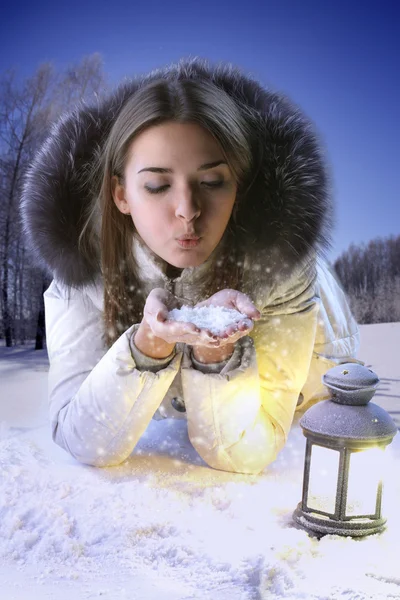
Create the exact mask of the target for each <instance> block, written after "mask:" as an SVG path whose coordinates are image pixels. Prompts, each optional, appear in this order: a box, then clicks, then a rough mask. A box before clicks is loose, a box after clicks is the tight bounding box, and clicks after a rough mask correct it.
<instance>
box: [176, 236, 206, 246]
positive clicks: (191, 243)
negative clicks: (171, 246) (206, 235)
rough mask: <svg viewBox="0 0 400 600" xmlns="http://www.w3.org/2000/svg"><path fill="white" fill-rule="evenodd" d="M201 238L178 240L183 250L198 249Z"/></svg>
mask: <svg viewBox="0 0 400 600" xmlns="http://www.w3.org/2000/svg"><path fill="white" fill-rule="evenodd" d="M200 240H201V238H197V239H195V240H176V241H177V242H178V244H179V245H180V247H181V248H196V246H198V245H199V243H200Z"/></svg>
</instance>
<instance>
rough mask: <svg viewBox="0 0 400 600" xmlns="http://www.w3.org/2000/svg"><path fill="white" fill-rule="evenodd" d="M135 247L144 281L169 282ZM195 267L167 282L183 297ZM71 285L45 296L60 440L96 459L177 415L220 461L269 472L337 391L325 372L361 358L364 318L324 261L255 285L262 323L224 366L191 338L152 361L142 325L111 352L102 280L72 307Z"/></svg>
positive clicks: (215, 462) (207, 454) (107, 457)
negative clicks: (300, 417)
mask: <svg viewBox="0 0 400 600" xmlns="http://www.w3.org/2000/svg"><path fill="white" fill-rule="evenodd" d="M134 250H135V252H136V253H137V254H136V257H137V259H138V261H139V264H140V265H141V272H142V276H143V277H144V280H145V279H146V275H147V277H148V276H149V274H150V275H151V277H150V279H146V282H147V284H148V288H146V289H151V288H152V287H158V286H160V285H163V282H165V281H167V282H168V279H167V278H166V276H165V274H164V273H163V272H162V270H161V269H160V267H159V266H158V264H156V263H155V262H154V261H153V259H152V256H151V254H150V253H149V252H147V251H146V248H145V247H144V246H143V245H141V244H140V243H139V242H138V241H137V240H136V239H135V241H134ZM186 271H187V270H186V269H185V270H184V271H183V273H182V275H181V276H180V277H179V278H177V279H175V280H173V281H169V282H168V283H169V288H170V290H171V291H172V292H173V293H175V295H177V296H181V295H182V285H183V281H185V279H186V283H187V277H185V275H186V273H185V272H186ZM257 279H259V278H258V277H257ZM186 289H187V288H186ZM66 291H67V290H66V288H65V286H63V285H62V284H60V283H58V282H57V281H56V280H53V281H52V283H51V285H50V287H49V288H48V289H47V290H46V292H45V294H44V300H45V313H46V337H47V348H48V353H49V359H50V372H49V408H50V419H51V429H52V437H53V440H54V441H55V442H56V443H57V444H58V445H59V446H61V447H62V448H64V449H65V450H66V451H67V452H69V453H70V454H71V455H72V456H74V457H75V458H76V459H77V460H78V461H81V462H83V463H87V464H90V465H95V466H111V465H118V464H120V463H121V462H123V461H124V460H126V459H127V458H128V457H129V455H130V454H131V453H132V451H133V450H134V448H135V445H136V444H137V442H138V440H139V439H140V437H141V435H142V434H143V432H144V431H145V430H146V428H147V426H148V424H149V422H150V420H151V419H152V418H154V419H163V418H174V419H186V420H187V424H188V436H189V439H190V442H191V443H192V445H193V447H194V448H195V449H196V451H197V452H198V454H199V455H200V456H201V457H202V458H203V460H204V461H205V462H206V463H207V464H208V465H210V467H213V468H215V469H221V470H224V471H232V472H237V473H254V474H255V473H259V472H260V471H262V470H263V469H264V468H265V467H266V466H267V465H268V464H270V463H271V462H272V461H274V460H275V458H276V456H277V454H278V452H279V451H280V450H281V449H282V448H283V446H284V445H285V442H286V440H287V436H288V432H289V429H290V426H291V423H292V420H293V416H294V412H295V410H296V409H297V410H298V409H303V408H304V406H305V405H306V404H307V403H309V402H310V401H312V400H314V401H315V400H317V399H324V398H328V397H329V394H328V390H327V388H326V387H325V386H324V385H323V384H322V381H321V378H322V375H323V374H324V373H325V372H326V371H327V370H328V369H329V368H331V367H333V366H335V365H336V364H339V363H343V362H349V361H350V362H351V361H356V362H361V364H363V363H362V361H358V360H357V359H356V358H355V357H356V354H357V351H358V348H359V343H360V338H359V330H358V326H357V323H356V322H355V320H354V318H353V316H352V314H351V312H350V309H349V306H348V302H347V299H346V296H345V293H344V291H343V289H342V288H341V286H340V284H339V283H338V281H337V279H336V277H335V275H334V274H333V271H332V269H331V268H330V266H329V265H328V264H327V263H326V262H325V261H323V260H321V259H318V260H317V261H316V269H315V268H312V267H310V266H308V267H307V268H306V269H305V270H300V271H298V272H296V273H293V277H292V278H291V279H290V280H289V281H286V282H285V283H284V285H282V287H281V288H280V289H274V288H271V289H264V290H263V289H258V290H257V292H256V294H257V295H256V297H252V300H253V302H254V304H255V305H256V306H257V308H258V309H259V310H260V312H261V313H262V318H261V319H260V320H259V321H256V322H255V325H254V328H253V330H252V331H251V332H250V335H248V336H245V337H243V338H241V339H240V340H239V341H238V342H237V343H236V346H235V350H234V353H233V355H232V356H231V358H230V359H229V360H227V361H224V362H222V363H218V364H216V365H205V364H201V363H198V362H197V361H196V360H195V359H194V358H193V356H192V353H191V347H188V346H186V345H185V344H183V343H178V344H176V348H175V351H174V352H173V353H172V354H171V356H169V357H167V358H165V359H152V358H149V357H146V356H145V355H143V354H142V353H141V352H140V351H139V350H138V349H137V348H136V347H135V345H134V341H133V339H132V338H133V337H134V334H135V332H136V330H137V329H138V327H139V324H133V325H132V327H130V328H129V329H128V330H127V331H126V332H124V333H123V334H122V335H121V336H120V338H119V339H118V340H117V341H116V342H115V343H114V345H113V346H112V347H111V348H110V349H109V350H108V351H107V349H106V348H105V347H103V345H102V343H101V332H102V310H103V288H102V285H101V282H100V281H99V284H98V285H97V286H90V287H87V288H86V289H82V290H79V291H77V290H75V291H74V292H73V293H72V296H71V298H70V302H69V303H68V302H67V300H66ZM186 294H187V292H186Z"/></svg>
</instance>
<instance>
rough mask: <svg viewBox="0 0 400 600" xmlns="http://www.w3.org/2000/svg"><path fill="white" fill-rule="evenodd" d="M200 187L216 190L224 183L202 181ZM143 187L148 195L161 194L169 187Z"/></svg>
mask: <svg viewBox="0 0 400 600" xmlns="http://www.w3.org/2000/svg"><path fill="white" fill-rule="evenodd" d="M202 185H205V186H207V187H210V188H217V187H221V186H223V185H224V182H223V181H203V182H202ZM144 187H145V189H146V190H147V191H148V192H149V193H150V194H161V193H162V192H164V190H166V189H167V188H168V187H169V185H162V186H161V187H159V188H152V187H149V186H147V185H145V186H144Z"/></svg>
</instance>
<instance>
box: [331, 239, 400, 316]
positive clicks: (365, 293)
mask: <svg viewBox="0 0 400 600" xmlns="http://www.w3.org/2000/svg"><path fill="white" fill-rule="evenodd" d="M333 266H334V269H335V272H336V274H337V276H338V279H339V281H340V282H341V283H342V285H343V288H344V289H345V291H346V294H347V297H348V300H349V303H350V306H351V309H352V311H353V314H354V316H355V318H356V320H357V321H358V323H359V324H367V323H394V322H398V321H400V235H398V236H393V235H392V236H390V237H388V238H385V239H382V238H376V239H373V240H371V241H370V242H369V243H368V244H367V245H365V244H363V245H362V246H356V245H354V244H351V245H350V247H349V249H348V250H346V252H344V253H343V254H342V255H341V256H340V257H339V258H337V260H336V261H335V263H334V265H333Z"/></svg>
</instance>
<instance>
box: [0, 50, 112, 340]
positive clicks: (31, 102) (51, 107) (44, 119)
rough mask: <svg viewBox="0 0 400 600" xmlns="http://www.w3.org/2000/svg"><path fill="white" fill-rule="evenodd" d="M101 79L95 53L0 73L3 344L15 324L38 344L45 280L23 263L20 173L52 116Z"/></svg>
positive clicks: (97, 88)
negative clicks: (21, 73)
mask: <svg viewBox="0 0 400 600" xmlns="http://www.w3.org/2000/svg"><path fill="white" fill-rule="evenodd" d="M106 85H107V84H106V80H105V76H104V74H103V72H102V61H101V57H100V55H99V54H97V53H96V54H94V55H92V56H88V57H84V58H83V59H82V61H81V63H79V64H78V65H72V66H69V67H68V68H67V69H66V72H65V73H61V74H58V73H56V72H55V70H54V67H53V65H52V64H51V63H44V64H42V65H40V66H39V67H38V69H37V71H36V73H35V74H34V75H33V76H32V77H30V78H28V79H27V80H26V81H24V82H23V83H22V84H19V83H18V82H17V77H16V73H15V71H14V70H8V71H7V72H6V73H5V74H4V75H3V76H2V77H1V78H0V285H1V303H0V308H1V312H0V314H1V328H0V337H2V334H3V336H4V338H5V343H6V346H11V345H12V344H13V340H14V341H15V334H16V331H15V330H16V329H17V332H18V335H19V341H20V343H24V340H25V339H26V336H28V337H29V339H32V337H35V338H36V348H38V349H39V348H42V347H43V339H44V303H43V292H44V291H45V289H46V288H47V287H48V285H49V283H50V281H49V279H48V275H47V274H46V273H44V272H43V270H42V269H40V268H38V267H37V265H34V264H29V262H28V263H27V264H26V262H27V261H26V252H25V247H24V244H23V239H22V235H21V234H22V226H21V220H20V215H19V202H18V200H19V196H20V193H21V191H22V189H21V188H22V182H23V176H24V173H25V171H26V169H27V168H28V167H29V165H30V163H31V161H32V159H33V156H34V154H35V152H36V151H37V149H38V148H39V146H40V145H41V144H42V143H43V141H44V139H45V137H46V136H47V134H48V131H49V129H50V126H51V124H52V123H53V122H54V120H55V119H57V117H58V116H59V115H60V114H61V113H63V112H65V111H67V110H72V109H73V108H74V107H75V105H76V104H78V103H79V102H80V101H81V100H90V99H91V98H92V97H94V96H95V95H96V94H98V93H99V92H101V91H104V90H105V89H106ZM28 290H29V294H30V296H27V291H28ZM32 296H33V299H34V300H33V299H32ZM27 297H29V302H28V301H27ZM16 325H17V327H16Z"/></svg>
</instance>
